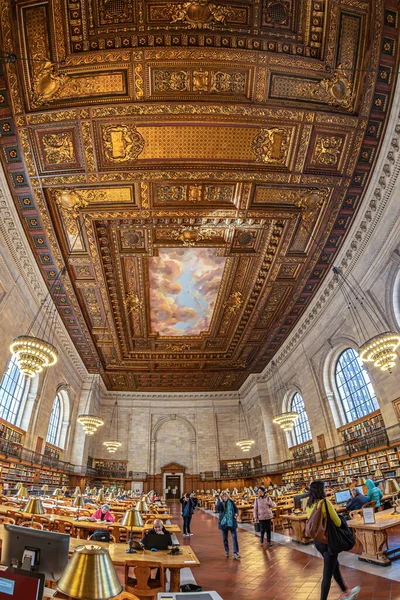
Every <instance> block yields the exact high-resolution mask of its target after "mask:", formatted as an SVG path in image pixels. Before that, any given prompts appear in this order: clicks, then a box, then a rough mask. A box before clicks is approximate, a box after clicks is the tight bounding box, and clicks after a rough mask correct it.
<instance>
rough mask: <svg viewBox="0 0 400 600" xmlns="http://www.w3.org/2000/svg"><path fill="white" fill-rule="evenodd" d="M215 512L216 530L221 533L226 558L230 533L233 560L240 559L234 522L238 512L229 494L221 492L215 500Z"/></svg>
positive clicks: (235, 523) (236, 526)
mask: <svg viewBox="0 0 400 600" xmlns="http://www.w3.org/2000/svg"><path fill="white" fill-rule="evenodd" d="M215 510H216V512H218V513H219V519H218V529H220V530H221V531H222V540H223V542H224V548H225V555H226V557H229V542H228V534H229V532H231V534H232V545H233V558H240V554H239V544H238V538H237V528H238V525H237V520H236V517H237V514H238V512H239V511H238V508H237V506H236V504H235V503H234V502H233V500H231V499H230V498H229V494H228V493H227V492H221V495H220V497H219V498H218V500H217V505H216V507H215Z"/></svg>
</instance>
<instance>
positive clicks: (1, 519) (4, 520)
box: [0, 517, 15, 525]
mask: <svg viewBox="0 0 400 600" xmlns="http://www.w3.org/2000/svg"><path fill="white" fill-rule="evenodd" d="M4 523H8V524H9V525H15V519H12V518H11V517H0V525H4Z"/></svg>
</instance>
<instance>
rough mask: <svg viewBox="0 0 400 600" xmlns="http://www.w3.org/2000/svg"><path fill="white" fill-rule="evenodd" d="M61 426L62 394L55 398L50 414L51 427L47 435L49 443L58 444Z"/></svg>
mask: <svg viewBox="0 0 400 600" xmlns="http://www.w3.org/2000/svg"><path fill="white" fill-rule="evenodd" d="M60 426H61V399H60V395H59V394H57V396H56V397H55V398H54V402H53V408H52V411H51V415H50V421H49V428H48V429H47V437H46V442H49V444H53V446H57V445H58V441H59V437H60Z"/></svg>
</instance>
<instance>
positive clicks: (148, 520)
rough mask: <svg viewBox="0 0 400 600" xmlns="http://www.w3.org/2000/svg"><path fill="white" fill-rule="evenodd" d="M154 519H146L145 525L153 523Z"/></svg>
mask: <svg viewBox="0 0 400 600" xmlns="http://www.w3.org/2000/svg"><path fill="white" fill-rule="evenodd" d="M154 521H155V519H146V521H145V523H144V524H145V525H153V524H154Z"/></svg>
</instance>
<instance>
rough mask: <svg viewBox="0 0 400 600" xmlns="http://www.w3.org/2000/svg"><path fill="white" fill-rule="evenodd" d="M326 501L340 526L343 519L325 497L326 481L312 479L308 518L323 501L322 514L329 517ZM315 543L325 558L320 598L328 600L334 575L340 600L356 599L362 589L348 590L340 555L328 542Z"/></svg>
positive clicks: (331, 516)
mask: <svg viewBox="0 0 400 600" xmlns="http://www.w3.org/2000/svg"><path fill="white" fill-rule="evenodd" d="M325 501H326V505H327V507H328V511H329V516H330V518H331V519H332V521H333V523H334V524H335V525H336V527H340V525H341V520H340V518H339V516H338V514H337V512H336V510H335V509H334V508H333V506H332V504H331V503H330V501H329V500H326V498H325V485H324V482H323V481H321V480H319V479H317V480H316V481H312V482H311V484H310V493H309V496H308V502H307V507H306V512H307V516H308V518H310V516H311V513H312V512H313V510H314V508H316V507H318V506H319V505H320V504H321V502H322V514H323V516H324V517H325V518H327V514H326V508H325ZM314 545H315V547H316V549H317V550H318V552H319V553H320V554H321V555H322V558H323V559H324V572H323V576H322V583H321V596H320V600H327V598H328V594H329V590H330V589H331V582H332V577H333V578H334V580H335V581H336V583H337V584H338V586H339V587H340V589H341V590H342V594H341V596H340V600H354V599H355V598H357V596H358V593H359V591H360V587H359V586H357V587H355V588H353V589H352V590H348V589H347V586H346V584H345V582H344V581H343V577H342V574H341V572H340V566H339V560H338V555H337V554H333V553H332V552H331V551H330V550H329V547H328V544H323V543H321V542H317V541H316V540H315V541H314Z"/></svg>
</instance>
